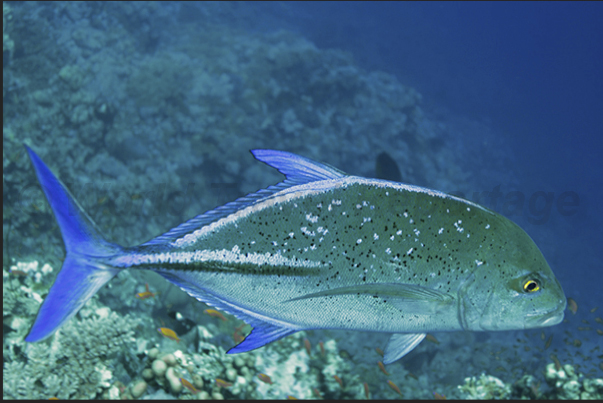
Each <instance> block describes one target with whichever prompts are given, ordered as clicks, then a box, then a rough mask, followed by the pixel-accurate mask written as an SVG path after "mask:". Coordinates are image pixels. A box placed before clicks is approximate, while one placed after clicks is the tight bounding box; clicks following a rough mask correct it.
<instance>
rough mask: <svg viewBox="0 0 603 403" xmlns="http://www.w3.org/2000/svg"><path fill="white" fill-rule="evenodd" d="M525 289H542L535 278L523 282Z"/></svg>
mask: <svg viewBox="0 0 603 403" xmlns="http://www.w3.org/2000/svg"><path fill="white" fill-rule="evenodd" d="M523 290H524V291H525V292H528V293H531V292H536V291H538V290H540V285H539V284H538V282H537V281H535V280H528V281H526V282H525V283H523Z"/></svg>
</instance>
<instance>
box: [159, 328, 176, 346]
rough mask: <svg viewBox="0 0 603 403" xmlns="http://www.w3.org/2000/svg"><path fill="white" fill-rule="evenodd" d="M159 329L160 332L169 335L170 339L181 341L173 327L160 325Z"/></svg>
mask: <svg viewBox="0 0 603 403" xmlns="http://www.w3.org/2000/svg"><path fill="white" fill-rule="evenodd" d="M157 331H158V332H159V334H161V335H163V336H165V337H167V338H168V339H171V340H174V341H177V342H178V343H180V338H179V337H178V335H177V334H176V332H174V331H173V330H172V329H169V328H167V327H160V328H158V329H157Z"/></svg>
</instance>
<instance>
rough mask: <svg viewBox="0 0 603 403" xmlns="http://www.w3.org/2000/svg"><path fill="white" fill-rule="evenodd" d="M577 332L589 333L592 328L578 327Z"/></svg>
mask: <svg viewBox="0 0 603 403" xmlns="http://www.w3.org/2000/svg"><path fill="white" fill-rule="evenodd" d="M578 330H579V331H581V332H586V331H589V330H593V328H592V327H590V326H578Z"/></svg>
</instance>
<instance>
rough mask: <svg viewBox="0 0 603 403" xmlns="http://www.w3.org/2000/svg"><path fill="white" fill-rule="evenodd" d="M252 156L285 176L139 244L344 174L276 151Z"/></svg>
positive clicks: (157, 242) (156, 241)
mask: <svg viewBox="0 0 603 403" xmlns="http://www.w3.org/2000/svg"><path fill="white" fill-rule="evenodd" d="M251 153H252V154H253V156H254V157H255V158H256V159H257V160H259V161H262V162H263V163H265V164H268V165H270V166H271V167H273V168H276V169H278V171H279V172H280V173H282V174H283V175H285V176H286V179H285V180H284V181H282V182H280V183H278V184H276V185H272V186H269V187H267V188H266V189H261V190H258V191H257V192H255V193H250V194H248V195H247V196H244V197H241V198H239V199H237V200H235V201H233V202H230V203H227V204H225V205H223V206H220V207H217V208H215V209H213V210H210V211H207V212H205V213H203V214H201V215H198V216H196V217H195V218H192V219H190V220H188V221H186V222H184V223H182V224H180V225H179V226H177V227H175V228H172V229H171V230H169V231H168V232H166V233H165V234H162V235H160V236H158V237H156V238H153V239H151V240H150V241H148V242H146V243H144V244H143V245H161V244H165V243H168V242H173V241H174V240H176V239H178V238H180V237H182V236H184V235H186V234H189V233H191V232H193V231H196V230H198V229H199V228H202V227H204V226H206V225H208V224H211V223H212V222H214V221H217V220H219V219H220V218H223V217H227V216H229V215H231V214H232V213H235V212H237V211H239V210H241V209H243V208H245V207H248V206H251V205H252V204H254V203H257V202H259V201H261V200H264V199H266V198H268V197H270V196H272V195H273V194H275V193H278V192H280V191H281V190H285V189H288V188H290V187H292V186H297V185H303V184H305V183H310V182H315V181H320V180H328V179H337V178H343V177H345V176H347V174H346V173H344V172H342V171H340V170H339V169H337V168H333V167H332V166H330V165H327V164H322V163H320V162H316V161H312V160H311V159H308V158H304V157H301V156H299V155H297V154H293V153H289V152H285V151H277V150H251Z"/></svg>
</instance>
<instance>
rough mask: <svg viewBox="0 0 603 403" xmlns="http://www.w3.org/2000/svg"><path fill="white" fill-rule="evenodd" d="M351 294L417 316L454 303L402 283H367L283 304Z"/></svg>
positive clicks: (436, 294)
mask: <svg viewBox="0 0 603 403" xmlns="http://www.w3.org/2000/svg"><path fill="white" fill-rule="evenodd" d="M353 294H356V295H371V296H373V297H375V298H381V299H383V300H384V301H386V302H389V303H391V304H392V305H394V306H395V307H396V308H398V309H400V310H401V311H403V312H407V313H415V314H419V315H433V314H435V313H437V312H438V311H439V310H440V309H441V308H443V307H444V306H446V305H448V304H449V303H451V302H453V301H454V298H453V297H452V296H450V295H449V294H446V293H444V292H441V291H438V290H433V289H431V288H427V287H422V286H420V285H414V284H403V283H398V284H396V283H369V284H359V285H353V286H349V287H340V288H332V289H330V290H323V291H319V292H315V293H312V294H306V295H302V296H301V297H296V298H292V299H290V300H287V301H285V302H291V301H298V300H302V299H308V298H325V297H332V296H337V295H353Z"/></svg>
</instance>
